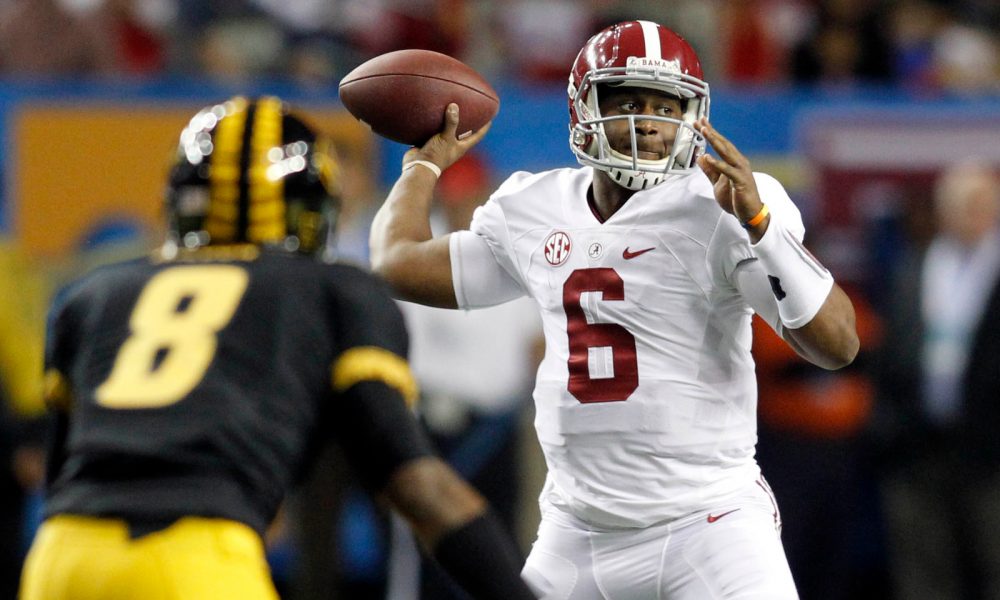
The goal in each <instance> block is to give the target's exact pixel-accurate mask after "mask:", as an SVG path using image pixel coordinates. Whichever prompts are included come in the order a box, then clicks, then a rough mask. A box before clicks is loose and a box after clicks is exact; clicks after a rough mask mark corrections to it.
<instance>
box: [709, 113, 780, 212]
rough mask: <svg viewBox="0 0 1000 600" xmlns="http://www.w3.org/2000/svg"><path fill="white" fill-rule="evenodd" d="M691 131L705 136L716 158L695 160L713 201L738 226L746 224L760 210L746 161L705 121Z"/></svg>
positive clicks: (753, 181)
mask: <svg viewBox="0 0 1000 600" xmlns="http://www.w3.org/2000/svg"><path fill="white" fill-rule="evenodd" d="M694 128H695V129H697V130H698V131H700V132H701V133H702V135H704V136H705V139H706V140H707V141H708V143H709V145H710V146H711V147H712V149H713V150H715V152H716V153H717V154H718V155H719V157H718V158H716V157H714V156H711V155H709V154H707V153H706V154H703V155H701V156H699V157H698V166H699V167H701V170H702V171H704V172H705V175H707V176H708V179H709V181H711V182H712V187H713V189H714V190H715V201H716V202H718V203H719V206H721V207H722V210H724V211H726V212H727V213H729V214H731V215H733V216H735V217H736V218H737V219H739V221H740V223H746V222H747V221H749V220H750V219H752V218H753V217H754V216H756V215H757V213H759V212H760V210H761V208H763V206H764V204H763V202H762V201H761V199H760V194H759V193H758V192H757V182H756V181H755V180H754V178H753V171H752V170H751V169H750V161H749V160H748V159H747V157H745V156H743V154H742V153H741V152H740V151H739V150H738V149H737V148H736V146H734V145H733V143H732V142H730V141H729V140H727V139H726V138H725V137H723V136H722V134H721V133H719V132H718V131H716V129H715V128H714V127H712V125H711V124H710V123H709V122H708V119H707V118H705V117H702V118H700V119H698V120H697V121H696V122H695V124H694Z"/></svg>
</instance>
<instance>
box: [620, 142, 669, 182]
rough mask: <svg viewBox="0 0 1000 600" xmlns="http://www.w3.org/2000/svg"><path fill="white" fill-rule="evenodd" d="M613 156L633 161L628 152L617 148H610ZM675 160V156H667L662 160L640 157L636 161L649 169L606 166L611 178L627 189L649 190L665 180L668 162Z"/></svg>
mask: <svg viewBox="0 0 1000 600" xmlns="http://www.w3.org/2000/svg"><path fill="white" fill-rule="evenodd" d="M610 153H611V156H612V157H613V158H615V159H617V160H619V161H622V162H628V163H631V162H632V157H631V156H628V155H626V154H622V153H621V152H618V151H617V150H615V149H613V148H611V149H610ZM672 160H673V156H668V157H667V158H662V159H660V160H645V159H642V158H638V159H636V160H635V162H636V163H637V164H639V165H642V166H644V167H648V168H649V170H636V169H629V168H625V167H610V166H609V167H606V168H604V170H605V171H607V172H608V175H610V176H611V180H612V181H614V182H615V183H617V184H618V185H620V186H622V187H623V188H625V189H629V190H632V191H635V192H637V191H641V190H647V189H649V188H651V187H653V186H654V185H656V184H658V183H660V182H661V181H663V178H664V177H666V174H667V173H666V169H667V163H669V162H670V161H672Z"/></svg>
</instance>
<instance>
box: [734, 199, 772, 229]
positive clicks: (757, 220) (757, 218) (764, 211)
mask: <svg viewBox="0 0 1000 600" xmlns="http://www.w3.org/2000/svg"><path fill="white" fill-rule="evenodd" d="M769 214H771V210H770V209H769V208H768V207H767V205H766V204H764V205H762V206H761V207H760V212H759V213H757V214H755V215H754V216H753V217H751V218H750V220H749V221H747V222H746V223H740V224H741V225H743V229H750V228H751V227H756V226H758V225H760V224H761V223H762V222H763V221H764V219H766V218H767V215H769Z"/></svg>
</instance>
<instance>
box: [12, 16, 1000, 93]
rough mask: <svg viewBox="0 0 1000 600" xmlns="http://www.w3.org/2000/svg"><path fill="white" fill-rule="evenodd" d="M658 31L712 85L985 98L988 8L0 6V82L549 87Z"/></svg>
mask: <svg viewBox="0 0 1000 600" xmlns="http://www.w3.org/2000/svg"><path fill="white" fill-rule="evenodd" d="M633 18H645V19H650V20H653V21H657V22H659V23H662V24H664V25H667V26H668V27H671V28H673V29H675V30H677V31H681V32H684V34H685V36H686V37H688V38H689V41H690V42H691V43H692V45H693V46H694V48H695V49H696V51H697V52H698V54H699V56H700V57H701V59H702V61H703V62H704V63H705V71H706V74H707V75H708V79H709V80H710V81H712V82H713V83H723V84H724V83H768V84H774V83H786V82H822V83H826V84H835V85H845V84H846V85H850V84H852V83H857V82H868V83H895V84H902V85H905V86H908V87H912V88H915V89H919V90H929V91H933V90H941V89H945V90H957V91H970V90H971V91H975V90H982V89H990V88H992V89H996V87H997V84H996V81H997V79H998V77H997V76H998V73H1000V43H998V39H1000V4H998V3H997V2H995V1H992V0H677V1H676V2H669V3H668V2H657V1H653V0H632V1H626V0H507V1H505V2H488V1H486V0H0V73H4V74H7V75H19V76H24V75H26V76H32V77H38V76H51V75H60V76H66V75H100V76H110V77H148V76H165V75H166V76H169V75H199V76H201V75H208V76H209V77H212V78H217V79H221V80H226V81H237V82H238V81H240V80H246V79H249V78H255V79H259V78H288V77H290V78H293V79H294V80H296V81H298V82H300V83H302V84H305V85H318V86H329V85H332V84H336V83H337V82H338V81H339V80H340V78H341V77H342V76H343V75H345V74H346V73H347V72H349V71H350V70H351V69H352V68H353V67H354V66H356V65H358V64H360V63H361V62H362V61H364V60H365V59H367V58H370V57H372V56H375V55H377V54H381V53H384V52H389V51H392V50H398V49H402V48H426V49H430V50H436V51H439V52H443V53H446V54H450V55H452V56H455V57H457V58H460V59H462V60H464V61H466V62H468V63H469V64H471V65H472V66H474V67H475V68H477V69H478V70H479V71H480V72H482V73H484V74H485V75H486V76H487V77H488V78H491V79H492V78H506V77H513V78H515V79H516V80H517V81H519V82H525V83H528V84H531V83H538V84H548V83H553V84H555V83H558V84H562V83H563V82H564V80H565V78H566V70H567V65H569V64H570V63H571V62H572V59H573V57H574V56H575V53H576V52H577V50H578V49H579V48H580V47H581V46H582V44H583V42H584V41H586V39H587V38H588V37H589V36H590V34H591V33H592V32H594V31H597V30H599V29H601V28H602V27H604V26H605V25H606V24H609V23H613V22H616V21H620V20H627V19H633Z"/></svg>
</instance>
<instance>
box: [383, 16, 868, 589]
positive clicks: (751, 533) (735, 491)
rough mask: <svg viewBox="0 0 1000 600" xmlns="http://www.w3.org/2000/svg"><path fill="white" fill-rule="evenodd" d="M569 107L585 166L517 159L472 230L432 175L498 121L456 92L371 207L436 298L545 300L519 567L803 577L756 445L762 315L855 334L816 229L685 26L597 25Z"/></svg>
mask: <svg viewBox="0 0 1000 600" xmlns="http://www.w3.org/2000/svg"><path fill="white" fill-rule="evenodd" d="M569 106H570V146H571V148H572V150H573V153H574V154H575V155H576V157H577V159H578V161H579V162H580V163H581V164H582V165H583V167H582V168H573V169H571V168H565V169H555V170H552V171H546V172H542V173H537V174H531V173H524V172H519V173H515V174H513V175H512V176H510V178H509V179H507V181H505V182H504V183H503V184H502V185H501V186H500V187H499V189H497V191H496V192H495V193H494V194H493V195H492V196H491V198H490V200H489V201H488V202H487V203H486V204H485V205H484V206H482V207H480V208H479V209H478V210H477V212H476V214H475V217H474V218H473V222H472V224H471V226H470V230H469V231H460V232H456V233H452V234H450V235H448V236H443V237H437V238H434V237H432V236H431V232H430V228H429V225H428V213H429V208H430V204H431V198H432V194H433V188H434V184H435V181H436V178H437V175H438V174H439V172H440V170H441V169H444V168H447V167H448V166H449V165H451V164H452V163H453V162H454V161H455V160H457V159H458V158H459V157H460V156H461V155H462V154H463V153H464V152H466V151H467V150H468V149H469V148H470V147H472V146H473V145H474V144H476V143H477V142H478V141H479V140H480V139H482V137H483V136H484V135H485V134H486V130H487V129H488V127H484V128H483V129H481V130H479V131H477V132H474V133H472V134H470V135H467V136H456V133H458V132H457V131H456V128H457V123H458V116H457V115H458V111H457V106H455V105H451V106H449V108H448V110H447V111H446V115H445V122H446V125H445V128H444V130H443V131H442V133H441V134H440V135H438V136H435V137H434V138H432V139H431V140H430V141H429V142H428V143H427V144H426V145H424V146H423V147H422V148H414V149H411V150H410V151H409V152H407V154H406V155H405V157H404V159H403V163H404V164H403V172H402V174H401V175H400V177H399V180H398V181H397V182H396V184H395V185H394V187H393V188H392V190H391V192H390V194H389V197H388V198H387V200H386V202H385V204H384V206H383V207H382V208H381V209H380V211H379V213H378V214H377V216H376V218H375V222H374V223H373V225H372V232H371V249H372V253H371V256H372V264H373V268H374V269H375V271H376V272H378V273H379V274H381V275H382V276H383V277H385V278H386V279H387V280H388V281H389V283H390V284H391V285H392V286H393V287H394V288H395V290H396V293H397V294H398V295H399V296H400V297H402V298H405V299H407V300H411V301H416V302H421V303H424V304H430V305H434V306H443V307H452V308H456V307H457V308H463V309H468V308H477V307H481V306H488V305H493V304H498V303H501V302H504V301H507V300H510V299H512V298H515V297H518V296H523V295H527V296H530V297H532V298H533V299H534V300H535V302H536V303H537V305H538V309H539V311H540V312H541V315H542V320H543V328H544V333H545V340H546V353H545V358H544V360H543V362H542V364H541V365H540V367H539V369H538V374H537V381H536V387H535V392H534V400H535V408H536V418H535V426H536V429H537V432H538V439H539V441H540V443H541V446H542V449H543V451H544V454H545V460H546V464H547V466H548V475H547V479H546V483H545V486H544V489H543V491H542V494H541V497H540V503H541V510H542V523H541V525H540V527H539V531H538V539H537V540H536V542H535V544H534V546H533V547H532V551H531V553H530V555H529V557H528V560H527V564H526V566H525V569H524V571H523V573H522V575H523V576H524V578H525V579H526V580H527V581H528V583H529V584H530V585H531V586H532V588H533V589H534V591H535V592H537V593H538V594H539V596H540V597H542V598H546V599H548V598H561V599H581V600H582V599H591V598H609V599H612V598H613V599H615V600H622V599H628V598H659V599H666V600H703V599H706V598H762V599H763V598H766V599H768V600H776V599H784V598H795V597H796V596H797V594H796V591H795V585H794V583H793V581H792V577H791V574H790V572H789V569H788V564H787V561H786V559H785V556H784V551H783V549H782V546H781V541H780V537H779V533H780V520H779V516H778V508H777V504H776V503H775V500H774V498H773V496H772V494H771V492H770V489H769V488H768V486H767V483H766V482H765V481H764V479H763V477H762V476H761V473H760V469H759V467H758V466H757V464H756V462H755V460H754V445H755V443H756V405H757V398H756V380H755V375H754V362H753V358H752V356H751V355H750V342H751V339H750V338H751V328H750V321H751V317H752V315H753V314H754V313H755V312H756V313H757V314H759V315H761V317H763V318H764V319H765V320H766V321H767V322H768V323H769V324H770V325H771V326H772V327H773V328H774V329H775V330H776V331H777V332H778V333H779V334H780V335H781V336H782V337H783V338H784V339H785V340H786V341H787V342H788V343H789V344H790V345H791V346H792V347H793V348H794V349H795V350H796V351H797V352H799V353H800V354H801V355H802V356H804V357H806V358H807V359H809V360H810V361H812V362H814V363H815V364H817V365H820V366H822V367H826V368H829V369H836V368H839V367H842V366H844V365H847V364H849V363H850V362H851V361H852V360H853V359H854V356H855V354H856V353H857V350H858V338H857V333H856V331H855V326H854V309H853V307H852V304H851V301H850V299H849V298H848V297H847V296H846V294H844V292H843V291H842V290H841V289H840V287H839V286H838V285H836V283H835V282H834V281H833V278H832V276H831V275H830V273H829V271H828V270H827V269H825V268H824V267H823V266H822V265H821V264H820V263H819V262H818V261H817V260H816V259H815V258H814V257H813V256H812V255H811V254H810V253H809V252H808V251H807V250H806V249H805V247H803V245H802V239H803V235H804V233H805V232H804V227H803V224H802V219H801V216H800V214H799V212H798V210H797V209H796V207H795V205H794V204H792V202H791V200H790V199H789V198H788V195H787V194H786V193H785V191H784V189H783V188H782V186H781V184H779V183H778V182H777V181H776V180H774V179H773V178H771V177H769V176H767V175H764V174H760V173H754V172H752V171H751V168H750V163H749V161H748V160H747V159H746V158H745V157H744V156H743V155H742V154H741V153H740V152H739V150H738V149H737V148H736V147H735V146H734V145H733V144H732V143H730V142H729V141H728V140H727V139H726V138H724V137H723V136H722V135H721V134H720V133H719V132H718V131H716V130H715V129H713V127H712V126H711V124H710V123H709V121H708V115H709V89H708V84H707V83H705V82H704V80H703V76H702V70H701V66H700V64H699V62H698V58H697V56H696V55H695V53H694V51H693V50H692V49H691V47H690V46H689V45H688V44H687V42H685V41H684V40H683V39H682V38H680V37H679V36H678V35H676V34H675V33H674V32H672V31H670V30H669V29H667V28H665V27H662V26H660V25H657V24H655V23H651V22H648V21H629V22H625V23H619V24H617V25H613V26H611V27H609V28H607V29H605V30H603V31H601V32H600V33H598V34H597V35H595V36H594V37H593V38H591V39H590V41H589V42H588V43H587V44H586V45H585V46H584V48H583V49H582V50H581V51H580V54H579V56H578V57H577V59H576V62H575V64H574V66H573V70H572V73H571V74H570V85H569ZM458 137H461V138H462V139H458ZM707 146H711V148H712V149H713V150H714V151H715V154H716V155H717V157H715V156H711V155H709V154H707V153H706V152H705V149H706V147H707ZM831 585H836V582H831Z"/></svg>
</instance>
